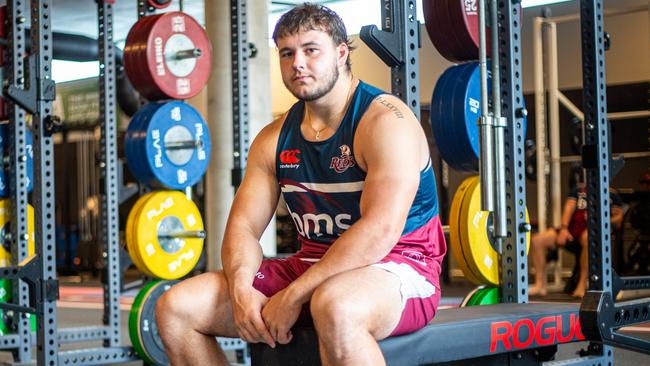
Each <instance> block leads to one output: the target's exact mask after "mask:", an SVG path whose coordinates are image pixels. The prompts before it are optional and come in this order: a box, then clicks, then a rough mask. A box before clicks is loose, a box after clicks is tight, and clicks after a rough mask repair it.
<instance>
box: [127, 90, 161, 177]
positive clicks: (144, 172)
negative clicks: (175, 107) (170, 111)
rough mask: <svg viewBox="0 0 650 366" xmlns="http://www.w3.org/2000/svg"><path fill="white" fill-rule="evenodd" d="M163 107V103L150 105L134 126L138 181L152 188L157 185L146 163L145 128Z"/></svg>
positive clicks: (146, 133)
mask: <svg viewBox="0 0 650 366" xmlns="http://www.w3.org/2000/svg"><path fill="white" fill-rule="evenodd" d="M163 105H164V103H161V102H155V103H150V104H149V109H148V110H147V112H146V113H144V114H143V115H142V117H141V118H140V119H139V120H138V124H137V125H136V128H137V130H138V134H137V139H136V140H135V142H134V152H135V155H136V157H137V158H136V166H137V167H138V171H139V173H140V177H141V178H140V181H141V182H142V183H144V184H145V185H147V186H148V187H152V188H153V187H156V186H157V184H156V181H155V177H154V174H153V171H152V170H151V167H150V165H149V164H148V163H147V160H148V159H147V149H146V146H145V145H146V140H147V135H148V132H147V126H148V125H149V121H150V120H151V118H153V116H154V115H155V113H156V112H157V111H158V110H159V109H160V108H161V107H162V106H163Z"/></svg>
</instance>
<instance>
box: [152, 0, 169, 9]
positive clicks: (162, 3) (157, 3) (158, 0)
mask: <svg viewBox="0 0 650 366" xmlns="http://www.w3.org/2000/svg"><path fill="white" fill-rule="evenodd" d="M147 4H149V6H153V7H154V8H156V9H164V8H166V7H168V6H170V5H171V4H172V1H171V0H147Z"/></svg>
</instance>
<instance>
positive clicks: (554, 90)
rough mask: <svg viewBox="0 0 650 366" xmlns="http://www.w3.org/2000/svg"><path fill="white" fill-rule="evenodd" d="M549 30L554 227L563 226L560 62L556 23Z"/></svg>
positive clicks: (549, 118) (549, 96) (548, 55)
mask: <svg viewBox="0 0 650 366" xmlns="http://www.w3.org/2000/svg"><path fill="white" fill-rule="evenodd" d="M547 30H548V33H547V34H548V38H547V42H548V47H546V49H547V52H548V53H547V57H548V100H549V103H548V125H549V140H550V143H549V145H550V148H551V210H552V212H553V215H552V220H551V222H552V224H553V227H559V226H560V225H561V224H562V221H561V220H562V218H561V212H562V194H561V186H562V184H561V173H560V165H561V163H560V102H559V94H560V90H559V87H558V62H557V27H556V26H555V23H554V22H549V24H548V25H547Z"/></svg>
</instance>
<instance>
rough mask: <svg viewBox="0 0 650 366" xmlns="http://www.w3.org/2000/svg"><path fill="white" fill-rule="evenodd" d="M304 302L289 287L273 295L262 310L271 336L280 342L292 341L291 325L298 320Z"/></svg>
mask: <svg viewBox="0 0 650 366" xmlns="http://www.w3.org/2000/svg"><path fill="white" fill-rule="evenodd" d="M301 309H302V304H301V303H300V302H299V301H297V300H296V299H293V298H292V297H291V295H289V292H288V291H287V289H284V290H282V291H280V292H278V293H277V294H275V295H273V296H272V297H271V299H270V300H269V301H268V303H267V304H266V305H265V306H264V309H263V310H262V318H264V323H266V327H267V328H268V329H269V332H270V333H271V336H272V337H273V339H275V340H276V341H277V342H278V343H280V344H287V343H289V342H291V339H292V338H293V335H292V334H291V327H292V326H293V325H294V324H295V323H296V320H298V316H299V315H300V310H301Z"/></svg>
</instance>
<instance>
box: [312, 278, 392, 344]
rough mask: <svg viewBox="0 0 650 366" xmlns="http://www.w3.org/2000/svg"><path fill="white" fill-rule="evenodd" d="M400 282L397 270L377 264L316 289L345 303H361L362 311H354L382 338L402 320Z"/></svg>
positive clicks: (331, 279)
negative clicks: (390, 270)
mask: <svg viewBox="0 0 650 366" xmlns="http://www.w3.org/2000/svg"><path fill="white" fill-rule="evenodd" d="M400 286H401V283H400V280H399V278H398V277H397V276H396V275H395V274H393V273H391V272H388V271H386V270H383V269H381V268H377V267H363V268H359V269H355V270H352V271H348V272H345V273H342V274H338V275H336V276H334V277H332V278H330V279H329V280H327V281H326V282H324V283H323V284H322V285H321V286H320V287H319V289H318V290H317V291H323V292H327V293H328V294H329V296H335V298H336V299H340V301H341V302H342V303H344V304H353V305H354V306H358V307H359V309H360V310H362V311H358V312H356V311H355V312H353V314H355V316H360V317H362V319H359V320H361V321H362V322H363V323H364V324H367V326H368V331H369V332H370V334H372V335H373V336H374V337H375V339H377V340H381V339H384V338H386V337H388V336H389V335H390V334H391V332H392V331H393V330H394V329H395V327H396V326H397V324H398V323H399V321H400V318H401V315H402V295H401V293H400ZM312 315H315V316H317V315H316V314H312ZM348 315H349V314H348Z"/></svg>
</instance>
